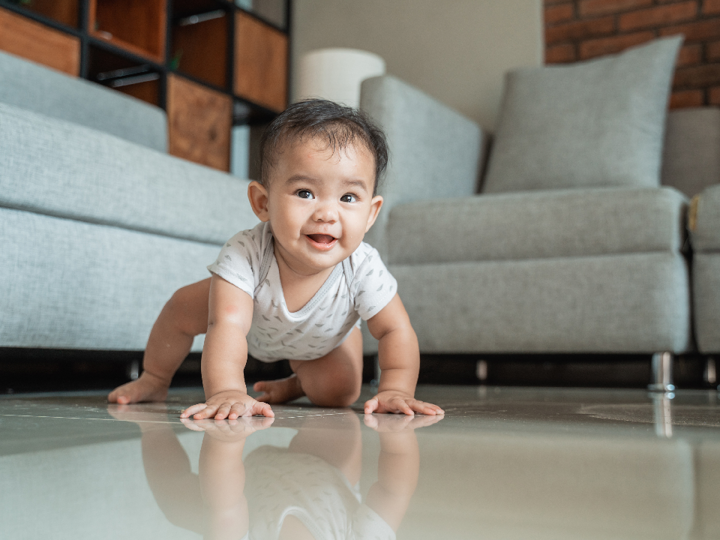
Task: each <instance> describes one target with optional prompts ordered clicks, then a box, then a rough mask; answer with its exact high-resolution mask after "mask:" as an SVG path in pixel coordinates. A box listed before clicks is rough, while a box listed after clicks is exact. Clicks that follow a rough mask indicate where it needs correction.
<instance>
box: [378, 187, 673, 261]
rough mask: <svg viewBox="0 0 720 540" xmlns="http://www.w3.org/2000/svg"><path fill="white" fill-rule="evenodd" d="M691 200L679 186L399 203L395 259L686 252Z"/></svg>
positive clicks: (392, 235)
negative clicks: (682, 192)
mask: <svg viewBox="0 0 720 540" xmlns="http://www.w3.org/2000/svg"><path fill="white" fill-rule="evenodd" d="M686 206H687V200H686V199H685V197H684V196H683V195H682V194H681V193H679V192H678V191H676V190H674V189H672V188H662V189H657V188H595V189H582V190H578V189H574V190H553V191H537V192H524V193H523V192H516V193H507V194H506V193H501V194H492V195H480V196H475V197H467V198H463V199H441V200H431V201H422V202H415V203H408V204H402V205H398V206H396V207H395V208H393V210H392V213H391V215H390V221H389V225H388V229H387V235H388V245H389V247H390V249H389V262H390V263H391V264H429V263H450V262H470V261H503V260H519V259H536V258H537V259H540V258H553V257H584V256H589V255H607V254H619V253H642V252H653V251H668V252H679V251H680V249H681V247H682V246H683V243H684V241H685V208H686Z"/></svg>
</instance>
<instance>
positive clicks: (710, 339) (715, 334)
mask: <svg viewBox="0 0 720 540" xmlns="http://www.w3.org/2000/svg"><path fill="white" fill-rule="evenodd" d="M692 266H693V268H692V277H693V299H694V302H693V309H694V315H695V338H696V340H697V345H698V350H699V351H700V352H701V353H706V354H708V353H715V354H716V353H720V253H704V252H700V253H696V254H695V257H693V264H692Z"/></svg>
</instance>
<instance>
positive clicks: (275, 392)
mask: <svg viewBox="0 0 720 540" xmlns="http://www.w3.org/2000/svg"><path fill="white" fill-rule="evenodd" d="M290 367H291V368H292V370H293V371H294V372H295V373H294V374H293V375H291V376H290V377H288V378H287V379H282V380H279V381H262V382H259V383H255V386H254V387H253V389H254V390H255V391H257V392H264V393H263V394H262V395H261V396H260V397H259V398H258V401H264V402H266V403H287V402H288V401H292V400H293V399H297V398H299V397H302V396H307V397H308V398H309V399H310V401H312V402H313V403H314V404H315V405H320V406H321V407H348V406H350V405H352V404H353V403H355V401H357V399H358V397H360V387H361V386H362V368H363V356H362V333H361V332H360V329H359V328H356V329H355V330H353V331H352V333H351V334H350V336H349V337H348V338H347V339H346V340H345V341H344V342H343V343H342V344H341V345H340V346H339V347H337V348H336V349H333V350H332V351H330V352H329V353H328V354H327V355H325V356H323V357H322V358H318V359H317V360H290Z"/></svg>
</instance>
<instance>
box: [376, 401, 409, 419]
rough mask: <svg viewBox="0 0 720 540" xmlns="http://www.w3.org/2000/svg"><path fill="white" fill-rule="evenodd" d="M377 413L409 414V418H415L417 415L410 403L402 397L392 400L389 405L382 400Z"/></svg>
mask: <svg viewBox="0 0 720 540" xmlns="http://www.w3.org/2000/svg"><path fill="white" fill-rule="evenodd" d="M377 412H379V413H381V412H389V413H399V414H407V415H408V416H415V413H414V412H413V410H412V408H411V407H410V405H409V404H408V402H407V401H406V400H404V399H403V398H400V397H394V398H390V399H389V400H388V401H387V403H386V402H385V400H384V399H383V400H381V401H380V406H379V407H378V410H377Z"/></svg>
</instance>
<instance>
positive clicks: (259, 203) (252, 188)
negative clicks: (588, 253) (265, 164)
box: [248, 180, 270, 221]
mask: <svg viewBox="0 0 720 540" xmlns="http://www.w3.org/2000/svg"><path fill="white" fill-rule="evenodd" d="M248 199H250V206H252V209H253V212H255V215H256V216H257V217H258V218H260V221H269V220H270V214H269V212H268V191H267V188H266V187H265V186H263V185H262V184H261V183H260V182H256V181H255V180H253V181H252V182H250V185H249V186H248Z"/></svg>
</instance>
